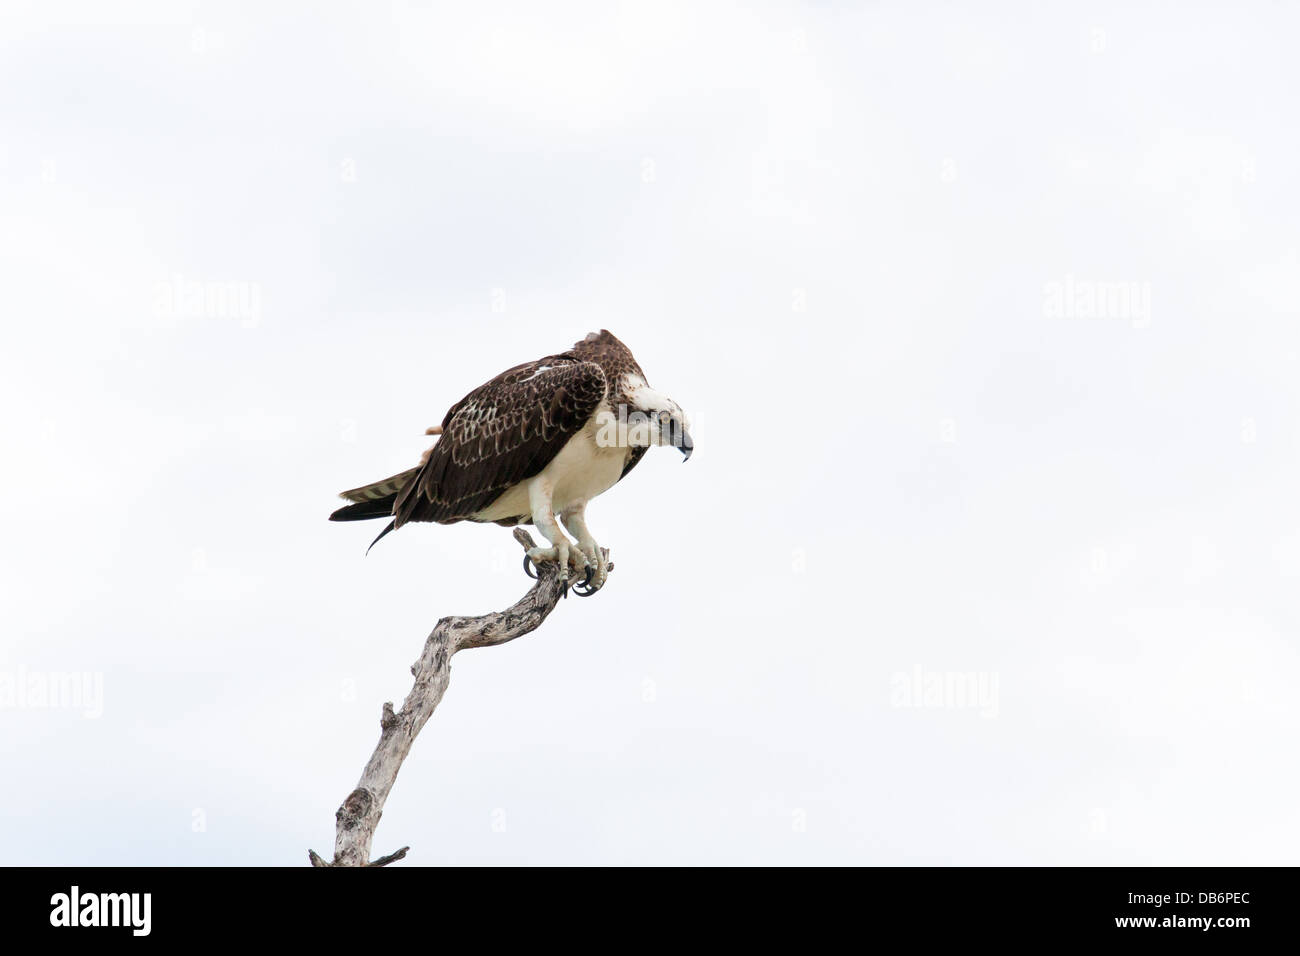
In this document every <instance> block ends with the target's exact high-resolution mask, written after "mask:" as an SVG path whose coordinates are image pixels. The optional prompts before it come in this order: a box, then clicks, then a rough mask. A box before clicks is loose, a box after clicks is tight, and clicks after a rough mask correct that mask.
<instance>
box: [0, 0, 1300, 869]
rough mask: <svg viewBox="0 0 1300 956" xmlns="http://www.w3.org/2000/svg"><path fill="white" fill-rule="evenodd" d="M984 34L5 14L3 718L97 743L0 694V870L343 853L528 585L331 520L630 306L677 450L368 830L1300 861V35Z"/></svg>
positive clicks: (567, 845) (787, 847)
mask: <svg viewBox="0 0 1300 956" xmlns="http://www.w3.org/2000/svg"><path fill="white" fill-rule="evenodd" d="M702 6H703V7H706V8H707V9H703V10H702V9H698V8H699V7H702ZM973 6H974V5H964V4H941V3H929V4H902V3H881V4H873V5H861V6H860V7H859V6H856V5H849V4H845V5H820V4H810V5H800V4H786V3H774V4H769V5H766V6H763V7H761V8H760V7H755V6H754V5H750V4H746V5H744V6H743V8H742V6H741V5H736V6H727V5H723V4H708V5H699V4H694V5H692V4H681V5H677V6H674V5H672V4H668V3H663V2H655V3H647V4H644V5H637V4H620V5H617V6H616V5H610V4H597V3H592V4H587V5H581V4H580V5H571V6H570V7H569V8H568V9H562V8H561V7H560V6H559V5H554V4H548V8H549V10H550V11H551V12H548V13H546V14H542V13H540V12H538V11H537V10H536V9H535V5H528V4H520V5H518V6H517V7H509V6H494V5H487V4H473V5H466V4H444V3H432V2H424V3H421V2H414V0H412V2H400V0H399V2H394V3H392V4H391V5H389V6H385V5H375V4H362V3H357V4H349V5H342V4H334V5H321V4H300V5H289V4H276V5H268V4H263V3H247V4H242V5H241V4H215V3H213V4H205V3H177V2H158V3H121V2H118V3H112V4H104V3H84V4H51V3H47V2H31V3H20V2H14V0H5V2H4V4H3V6H2V7H0V10H2V11H3V12H2V13H0V288H2V289H3V292H4V302H5V309H4V312H5V316H6V318H5V321H4V343H3V348H2V349H0V400H2V401H3V402H4V407H5V409H6V411H7V414H6V415H5V422H6V427H5V429H4V436H5V437H4V441H3V443H2V444H0V449H2V451H0V454H2V455H3V465H4V468H3V472H2V474H3V476H4V477H3V491H4V494H3V496H0V523H2V527H3V534H4V539H5V541H6V543H7V547H5V548H4V549H3V550H0V606H2V607H3V622H4V627H3V636H2V638H0V692H2V691H3V689H4V680H5V677H6V675H8V678H9V680H10V685H11V687H12V682H13V680H15V679H17V677H18V676H24V675H25V678H27V679H30V678H33V677H34V678H35V679H36V680H37V681H38V682H39V681H40V680H41V679H43V677H48V675H50V674H51V673H54V672H73V673H78V674H80V673H89V674H91V675H92V676H93V678H94V679H98V680H102V687H103V696H102V711H103V713H102V716H99V717H98V718H88V717H86V716H84V713H83V711H84V710H85V709H86V708H84V707H58V708H36V707H32V706H19V703H20V701H18V700H17V699H16V698H11V700H10V702H9V703H8V704H5V703H4V699H3V696H2V694H0V764H2V765H3V767H4V768H5V776H6V777H7V778H9V779H10V780H13V781H21V785H13V786H10V787H8V788H7V790H6V796H5V798H4V800H3V801H2V802H0V824H2V825H3V826H4V830H5V833H6V838H5V841H4V844H3V849H0V853H3V857H0V862H3V863H50V864H75V863H86V864H114V863H122V864H235V863H244V864H247V863H253V864H295V865H296V864H300V863H303V862H304V861H305V858H306V849H307V848H308V847H313V848H315V849H316V850H318V851H320V852H323V853H328V852H329V851H330V849H331V847H332V841H333V822H334V816H333V815H334V810H335V808H336V807H337V806H338V804H339V802H340V801H341V800H342V798H343V797H344V796H345V795H346V794H347V793H348V791H349V790H350V789H351V788H352V786H353V785H354V783H355V781H356V778H357V776H358V774H359V773H360V770H361V767H362V765H363V763H364V761H365V759H366V757H367V756H368V755H369V753H370V750H371V748H372V746H373V745H374V742H375V740H376V739H377V734H378V718H379V713H380V705H381V703H382V702H383V701H385V700H395V701H400V700H401V699H402V698H403V696H404V695H405V694H406V692H407V690H408V689H409V687H410V676H409V673H408V670H407V668H408V666H409V665H410V663H411V662H412V661H413V660H414V659H415V657H416V656H417V654H418V652H419V649H420V647H421V645H422V643H423V640H424V637H425V635H426V634H427V632H428V630H429V629H430V628H431V627H432V625H433V624H434V622H435V621H436V620H437V618H438V617H440V616H442V615H445V614H470V613H479V612H484V611H488V610H494V609H499V608H502V607H504V606H506V605H507V604H509V603H510V602H512V601H513V600H514V599H516V598H517V597H518V596H519V595H520V594H521V593H522V592H523V589H524V586H525V584H526V581H525V579H524V578H523V575H522V572H521V571H520V569H519V567H518V564H519V555H518V552H517V548H516V546H515V545H514V543H513V542H512V541H511V540H510V536H509V532H508V531H505V530H502V529H499V528H495V527H479V526H464V525H461V526H455V527H449V528H444V527H438V526H412V527H409V528H406V529H403V530H402V531H401V532H400V533H398V534H394V535H392V536H391V537H389V538H388V539H386V540H385V541H384V542H383V544H381V545H380V546H379V547H377V548H376V549H375V550H374V551H373V552H372V553H371V554H370V555H369V557H364V556H363V553H364V551H365V547H366V544H367V543H368V542H369V540H370V538H371V537H372V536H373V534H374V533H376V532H377V531H378V530H379V529H378V527H377V526H375V525H373V524H365V525H336V524H330V523H328V522H326V521H325V517H326V516H327V515H328V514H329V512H330V511H331V510H333V508H334V507H336V505H337V499H336V498H335V497H334V496H335V494H336V492H338V491H339V490H340V489H343V488H347V487H352V486H354V485H357V484H360V483H362V482H365V481H369V480H373V479H378V478H381V477H384V476H386V475H388V474H391V473H393V472H395V471H398V470H400V469H402V468H405V467H409V466H410V465H411V464H414V462H415V461H416V459H417V458H418V455H419V453H420V451H421V450H422V449H423V447H424V441H425V439H423V437H422V434H421V433H422V432H423V429H424V428H425V427H426V426H428V425H431V424H433V423H435V422H436V421H438V420H440V419H441V417H442V415H443V413H444V411H445V410H446V408H447V406H448V405H450V404H451V403H452V402H454V401H455V400H456V399H458V398H460V397H461V396H462V395H463V394H464V393H465V392H467V391H468V390H469V389H470V388H472V387H474V386H475V385H477V384H479V383H480V382H482V381H483V380H485V379H487V378H488V377H490V376H491V375H493V374H495V373H497V372H498V371H500V370H502V369H504V368H505V367H507V366H509V365H512V364H515V363H517V362H520V361H525V360H529V359H532V358H536V357H539V356H541V355H544V354H547V353H550V352H554V351H558V350H561V349H564V348H566V347H568V346H569V345H570V344H571V343H572V342H573V341H574V340H576V339H578V338H580V337H582V336H583V335H584V334H586V333H587V332H589V331H591V330H593V329H597V328H601V327H607V328H609V329H611V330H612V331H614V332H615V333H616V334H617V335H618V336H620V337H621V338H622V339H623V340H624V341H625V342H627V343H628V344H629V345H630V346H631V347H632V348H633V350H634V351H635V352H636V354H637V356H638V358H639V359H640V361H641V364H642V365H643V367H644V368H645V369H646V371H647V374H648V375H649V377H650V380H651V382H652V383H653V384H654V385H655V386H656V387H657V388H659V389H661V390H663V391H665V392H667V393H668V394H670V395H672V396H673V397H674V398H675V399H676V400H677V401H678V402H679V403H680V404H681V405H682V406H683V407H685V408H686V409H687V411H688V412H689V413H690V415H691V417H692V419H693V421H694V423H695V427H694V429H693V434H694V438H695V441H696V451H695V454H694V456H693V457H692V459H691V461H690V463H689V464H688V465H686V466H683V465H682V464H681V459H680V456H679V455H678V454H677V453H676V452H673V451H669V450H660V451H656V452H653V453H651V454H650V455H649V456H648V457H647V459H646V461H645V462H644V463H643V464H642V465H641V466H640V467H639V468H638V469H637V471H636V472H635V473H634V474H633V475H632V476H631V477H630V478H629V480H628V481H626V482H625V483H623V484H621V485H619V486H618V487H617V488H615V489H614V490H613V491H611V492H610V493H608V494H607V495H606V496H604V497H602V498H600V499H599V500H598V501H597V502H596V503H595V504H594V505H593V506H592V507H591V509H590V511H589V518H590V522H591V526H592V529H593V531H594V532H595V534H596V536H597V538H599V539H600V540H601V542H602V543H603V544H606V545H608V546H609V547H610V548H611V549H612V551H613V556H614V560H615V562H616V564H617V570H616V571H615V572H614V574H613V575H612V577H611V579H610V583H609V585H608V587H607V589H606V590H605V591H604V592H602V594H601V595H600V596H599V597H598V598H596V599H594V600H591V601H574V600H571V601H568V602H567V603H566V604H564V605H563V606H561V607H560V609H559V610H558V611H557V612H556V614H555V615H554V616H553V617H552V619H551V620H550V621H549V622H548V623H547V624H546V625H545V627H544V628H543V629H542V630H541V631H539V632H538V633H536V634H534V635H532V636H530V637H528V638H526V639H524V640H521V641H518V642H516V643H513V644H511V645H508V646H506V647H502V648H496V649H487V650H479V651H470V652H466V653H465V654H463V655H460V656H458V657H457V658H456V660H455V663H454V666H453V675H452V683H451V689H450V691H449V692H448V694H447V697H446V699H445V700H444V702H443V704H442V706H441V707H440V708H439V710H438V712H437V714H436V715H435V717H434V719H433V721H432V722H431V723H430V724H429V726H428V727H427V728H426V729H425V731H424V733H423V734H422V736H421V738H420V740H419V742H418V743H417V745H416V747H415V750H414V752H413V754H412V756H411V758H410V759H409V761H408V762H407V764H406V766H405V767H404V769H403V771H402V774H401V777H400V778H399V780H398V784H397V787H396V789H395V791H394V793H393V796H392V797H391V799H390V800H389V803H388V807H387V809H386V812H385V814H384V819H383V823H382V824H381V827H380V830H379V834H378V838H377V840H376V844H375V852H376V854H381V853H386V852H389V851H391V850H393V849H395V848H397V847H398V846H401V845H406V844H409V845H411V846H412V853H411V856H410V857H409V858H408V861H409V863H411V864H440V863H706V862H707V863H757V862H778V863H832V862H833V863H884V864H913V863H918V864H919V863H962V864H975V863H1029V864H1037V863H1086V864H1090V863H1124V864H1129V863H1132V864H1140V863H1152V864H1154V863H1161V864H1190V863H1203V864H1228V863H1236V864H1265V863H1272V864H1278V863H1294V862H1295V860H1296V851H1297V849H1298V848H1300V809H1298V808H1300V778H1298V777H1297V770H1296V764H1295V740H1296V735H1297V732H1300V712H1298V711H1300V705H1298V704H1297V701H1296V693H1295V687H1296V681H1297V678H1298V677H1300V666H1298V665H1300V659H1298V655H1297V628H1298V627H1300V614H1298V613H1297V611H1296V604H1295V593H1296V585H1297V580H1298V579H1300V530H1298V528H1300V525H1298V524H1297V518H1300V506H1298V505H1297V499H1296V493H1295V489H1296V488H1297V486H1300V468H1298V467H1297V456H1296V445H1297V437H1298V430H1297V418H1296V415H1297V408H1298V403H1297V398H1298V397H1300V395H1298V392H1300V389H1298V387H1297V348H1298V346H1300V331H1297V325H1296V320H1297V317H1298V315H1300V296H1298V295H1297V291H1296V290H1297V287H1298V285H1297V280H1300V251H1298V247H1300V240H1298V239H1297V225H1296V224H1297V221H1298V220H1300V179H1298V178H1297V176H1296V173H1295V170H1296V168H1297V159H1298V154H1300V136H1298V135H1297V127H1296V124H1295V122H1294V120H1295V117H1294V104H1293V103H1292V102H1291V100H1292V98H1293V97H1292V91H1293V90H1294V89H1296V88H1297V86H1298V85H1300V76H1298V75H1297V74H1298V73H1300V68H1297V67H1296V65H1295V58H1294V56H1293V55H1292V51H1291V50H1290V44H1291V41H1292V39H1293V38H1294V36H1295V35H1296V30H1297V27H1300V14H1297V12H1296V8H1295V7H1293V6H1290V5H1287V4H1275V3H1248V4H1233V5H1229V4H1217V5H1209V4H1204V5H1179V6H1174V5H1170V4H1157V3H1152V4H1145V5H1132V4H1098V3H1087V4H1083V3H1080V4H1075V5H1057V4H1053V5H1051V6H1050V9H1049V8H1048V7H1047V6H1046V5H1041V6H1040V5H1031V4H1028V3H1023V4H1005V5H1001V6H999V5H991V4H983V5H980V6H981V8H982V9H980V10H979V11H976V10H975V9H973ZM178 276H179V277H181V280H182V281H187V282H197V283H202V284H204V286H203V287H204V288H205V289H209V288H210V289H213V290H215V289H217V288H218V287H221V288H231V289H234V290H236V292H239V293H241V294H243V295H246V296H249V297H250V298H248V299H246V300H244V301H246V303H247V304H248V306H249V308H248V309H247V310H245V311H244V312H243V314H242V315H221V314H217V313H219V312H220V311H221V310H220V308H219V306H220V303H219V302H217V301H216V300H215V299H214V298H213V297H212V296H207V297H205V298H203V299H201V300H200V301H199V302H198V303H197V305H194V304H191V305H192V306H193V307H186V306H184V305H176V304H173V305H172V307H171V308H170V309H169V308H168V305H167V301H166V298H165V297H161V298H160V291H159V290H160V287H164V288H165V287H166V286H167V284H168V283H174V282H175V281H176V280H175V277H178ZM1067 282H1068V283H1069V284H1070V288H1071V289H1072V290H1074V294H1077V295H1079V296H1081V297H1086V296H1088V295H1090V294H1091V293H1093V292H1096V291H1097V290H1098V288H1099V287H1100V284H1113V283H1127V284H1131V285H1128V286H1126V287H1125V288H1131V289H1133V290H1134V291H1136V293H1137V296H1136V298H1134V299H1133V300H1132V301H1131V302H1114V301H1113V302H1111V303H1110V306H1111V311H1110V314H1107V315H1101V316H1094V317H1088V316H1087V315H1086V314H1080V312H1081V311H1083V312H1086V309H1087V305H1086V298H1079V299H1077V300H1076V299H1074V298H1072V299H1071V303H1073V306H1072V307H1071V308H1070V309H1069V310H1068V312H1067V314H1062V312H1061V310H1060V309H1054V308H1053V307H1052V306H1051V294H1052V290H1053V289H1057V290H1059V289H1064V288H1065V287H1066V284H1067ZM221 284H226V285H221ZM1053 284H1055V285H1053ZM214 294H215V293H214ZM1146 296H1149V300H1147V299H1146V298H1145V297H1146ZM1145 301H1149V310H1147V309H1146V308H1145V307H1144V306H1143V305H1142V303H1143V302H1145ZM254 304H255V305H256V308H253V305H254ZM1126 307H1127V311H1126ZM918 673H919V680H920V681H921V686H922V687H923V688H924V686H925V684H926V681H927V680H931V679H934V680H939V681H943V680H944V678H945V676H950V675H958V674H970V675H975V678H976V680H977V682H982V684H981V686H983V687H984V689H985V691H986V697H985V699H984V700H983V701H982V702H981V701H976V702H971V704H972V705H971V706H965V704H966V703H967V702H964V701H962V700H958V699H954V698H939V699H938V700H936V701H934V702H935V703H937V704H940V705H942V706H906V705H907V704H909V703H922V704H924V703H926V701H925V699H922V700H920V701H919V702H918V701H909V700H908V699H907V697H906V696H905V692H906V691H907V689H908V688H910V687H911V685H912V681H913V680H914V679H916V678H914V676H913V675H916V674H918ZM92 683H93V681H92ZM29 703H30V702H29Z"/></svg>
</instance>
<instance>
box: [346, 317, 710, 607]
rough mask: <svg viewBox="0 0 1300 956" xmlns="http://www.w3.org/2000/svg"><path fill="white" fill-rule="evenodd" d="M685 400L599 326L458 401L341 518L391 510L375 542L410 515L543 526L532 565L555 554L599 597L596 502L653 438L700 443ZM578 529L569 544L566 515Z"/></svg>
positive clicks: (685, 449)
mask: <svg viewBox="0 0 1300 956" xmlns="http://www.w3.org/2000/svg"><path fill="white" fill-rule="evenodd" d="M689 426H690V423H689V421H688V420H687V418H686V413H685V412H683V411H682V409H681V406H679V405H678V404H677V403H676V402H674V401H673V400H672V399H671V398H669V397H668V396H667V395H665V394H663V393H662V392H657V391H655V390H654V389H653V388H651V387H650V384H649V383H648V382H647V381H646V377H645V373H644V372H642V371H641V366H639V365H638V364H637V362H636V359H635V358H633V357H632V353H631V352H630V351H629V350H628V348H627V346H626V345H624V344H623V343H622V342H620V341H619V340H618V339H616V338H615V337H614V336H613V335H612V334H611V333H610V332H608V331H607V330H605V329H602V330H601V331H600V332H593V333H591V334H590V335H588V336H587V337H586V338H585V339H583V340H582V341H581V342H578V343H576V344H575V345H574V346H573V348H571V349H569V350H568V351H567V352H561V353H559V354H558V355H548V356H546V357H545V358H540V359H538V360H537V361H535V362H526V363H524V364H523V365H516V366H515V367H514V368H512V369H507V370H506V371H504V372H502V373H501V374H500V375H498V376H497V377H496V378H494V379H492V380H491V381H490V382H486V383H485V384H483V385H480V386H479V387H478V388H476V389H474V391H472V392H470V393H469V394H468V395H466V396H465V397H464V398H462V399H461V400H460V401H459V402H457V403H456V404H455V405H453V406H452V407H451V410H450V411H448V412H447V415H446V417H444V418H443V420H442V424H441V425H437V426H434V427H433V428H430V429H429V430H428V432H427V433H426V434H430V435H438V436H440V437H439V439H438V441H437V443H436V444H435V445H434V446H433V447H432V448H430V449H429V450H428V451H427V452H425V453H424V457H423V458H422V459H421V461H420V464H419V465H418V466H417V467H415V468H412V469H410V470H409V471H404V472H402V473H401V474H399V475H393V476H392V477H391V478H385V479H384V480H383V481H377V482H374V483H373V484H369V485H365V486H363V487H361V488H353V489H352V490H351V491H345V492H343V493H342V497H343V498H345V499H347V500H348V501H351V502H353V504H350V505H347V506H346V507H343V508H340V509H339V510H338V511H336V512H334V513H333V514H332V515H330V520H331V521H359V520H365V519H369V518H391V519H392V520H391V521H389V523H388V527H386V528H384V530H383V531H381V532H380V533H379V537H378V538H375V540H374V541H373V542H371V547H373V546H374V544H375V543H376V542H378V541H379V539H380V538H382V537H383V536H384V535H386V534H388V532H390V531H392V530H393V529H394V528H400V527H401V526H402V525H404V524H406V523H407V522H408V521H436V522H438V523H439V524H452V523H453V522H456V521H493V522H495V523H497V524H500V525H507V526H510V525H521V524H532V525H535V526H536V527H537V529H538V531H540V532H541V533H542V534H543V535H544V536H545V537H546V540H547V541H549V542H550V547H539V548H533V549H531V550H530V551H529V552H528V554H527V556H526V558H525V560H524V566H525V569H527V566H528V562H529V561H532V562H534V563H537V562H541V561H555V562H556V563H557V564H558V565H559V571H560V579H561V580H562V581H564V582H565V587H566V588H567V586H568V581H569V579H570V570H572V571H573V572H574V573H576V574H584V573H585V576H584V579H583V581H582V582H581V583H580V585H575V588H574V590H575V591H576V592H577V593H579V594H584V595H585V594H591V593H594V592H595V591H597V590H599V589H600V588H601V586H603V585H604V583H605V577H606V574H607V573H608V564H607V559H606V557H605V554H604V552H603V551H602V550H601V548H600V546H599V545H597V544H596V539H595V538H594V537H592V534H591V531H590V530H589V529H588V528H587V521H586V509H587V502H589V501H590V500H591V499H592V498H594V497H596V496H597V495H599V494H600V493H601V492H604V491H607V490H609V489H610V488H612V487H613V486H614V485H615V484H617V483H618V482H619V481H620V480H622V479H623V478H624V477H625V476H626V475H627V473H628V472H629V471H631V470H632V469H633V468H635V467H636V465H637V463H638V462H639V461H640V460H641V458H642V456H644V455H645V453H646V450H647V449H648V448H649V447H650V446H651V445H669V446H671V447H673V448H677V449H679V450H680V451H681V453H682V454H683V455H684V456H685V458H686V459H689V458H690V457H691V451H692V450H693V449H694V444H693V443H692V441H691V435H690V432H689V431H688V429H689ZM556 515H559V516H560V521H562V522H563V523H564V527H565V528H567V529H568V531H569V533H570V534H572V535H573V536H574V538H575V539H576V542H575V541H570V540H569V539H568V538H567V537H566V536H565V534H564V532H563V531H561V530H560V524H559V522H557V521H556V520H555V516H556Z"/></svg>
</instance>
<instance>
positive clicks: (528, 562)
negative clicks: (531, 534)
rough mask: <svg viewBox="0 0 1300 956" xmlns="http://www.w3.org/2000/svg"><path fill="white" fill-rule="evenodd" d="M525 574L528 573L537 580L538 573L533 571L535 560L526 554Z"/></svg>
mask: <svg viewBox="0 0 1300 956" xmlns="http://www.w3.org/2000/svg"><path fill="white" fill-rule="evenodd" d="M524 574H526V575H528V576H529V577H530V578H532V579H533V580H534V581H536V580H537V575H536V574H534V573H533V560H532V558H530V557H528V555H526V554H525V555H524Z"/></svg>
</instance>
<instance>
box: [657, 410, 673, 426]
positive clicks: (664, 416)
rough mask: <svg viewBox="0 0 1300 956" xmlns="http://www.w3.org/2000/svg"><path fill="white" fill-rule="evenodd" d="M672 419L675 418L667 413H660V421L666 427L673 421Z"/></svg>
mask: <svg viewBox="0 0 1300 956" xmlns="http://www.w3.org/2000/svg"><path fill="white" fill-rule="evenodd" d="M672 418H673V416H671V415H669V414H668V413H667V412H660V413H659V421H660V422H661V423H662V424H664V425H667V424H668V423H669V422H670V421H672Z"/></svg>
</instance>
